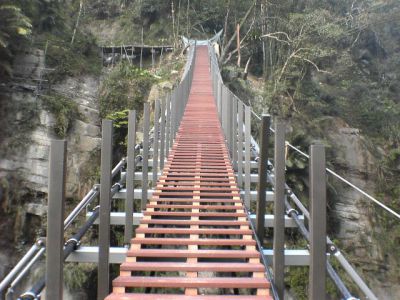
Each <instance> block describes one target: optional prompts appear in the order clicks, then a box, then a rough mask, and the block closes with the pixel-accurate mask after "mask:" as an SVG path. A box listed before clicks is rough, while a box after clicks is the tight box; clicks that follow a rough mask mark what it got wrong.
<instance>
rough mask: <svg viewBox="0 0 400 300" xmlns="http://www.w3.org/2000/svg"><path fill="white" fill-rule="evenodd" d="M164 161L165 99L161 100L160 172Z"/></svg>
mask: <svg viewBox="0 0 400 300" xmlns="http://www.w3.org/2000/svg"><path fill="white" fill-rule="evenodd" d="M164 159H165V97H164V98H162V99H161V127H160V170H162V169H164ZM156 181H157V180H156Z"/></svg>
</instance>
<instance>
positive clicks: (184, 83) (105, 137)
mask: <svg viewBox="0 0 400 300" xmlns="http://www.w3.org/2000/svg"><path fill="white" fill-rule="evenodd" d="M195 53H196V45H195V43H194V44H192V45H191V46H190V47H189V50H188V55H187V63H186V66H185V71H184V73H183V76H182V79H181V81H180V83H179V84H178V85H177V86H176V87H175V88H174V89H173V90H172V92H171V94H170V95H167V96H166V97H165V98H163V99H162V100H161V101H160V100H156V102H155V106H154V127H153V129H152V130H150V128H149V127H150V126H149V124H150V107H149V103H145V105H144V116H143V118H144V128H143V142H142V143H141V145H140V144H135V141H136V113H135V111H130V112H129V121H128V149H127V154H128V155H127V157H126V158H122V159H121V161H119V162H118V164H117V165H116V166H115V167H114V168H113V169H112V170H111V160H112V132H113V124H112V122H111V121H108V120H103V125H102V127H103V128H102V149H101V153H102V164H101V184H96V185H95V186H94V187H93V188H92V189H91V190H90V191H89V192H88V193H87V194H86V195H85V196H84V197H83V199H82V200H81V201H80V202H79V203H78V204H77V205H76V206H75V207H74V209H73V210H72V211H71V213H70V214H69V215H68V216H67V217H66V218H65V220H64V221H61V222H62V223H60V220H62V218H48V224H47V226H48V232H53V234H52V236H47V238H40V239H38V240H37V242H36V243H35V244H34V245H33V246H32V247H31V248H30V249H29V250H28V251H27V253H26V254H25V255H24V256H23V257H22V258H21V260H20V261H19V262H18V263H17V265H16V266H15V267H14V268H13V269H12V270H11V271H10V272H9V273H8V274H7V275H6V277H5V278H4V279H3V280H2V281H1V283H0V295H1V294H2V293H4V292H6V291H7V293H6V297H7V299H14V290H15V288H16V287H17V286H18V284H20V283H21V281H22V280H23V279H24V278H25V277H26V276H27V274H28V272H29V271H30V270H31V269H32V267H33V266H34V265H35V263H36V262H38V261H39V259H40V258H41V257H42V256H43V254H44V253H45V252H46V253H47V255H46V257H59V258H62V259H61V260H60V261H59V263H58V260H57V261H53V262H51V263H48V262H47V261H46V274H53V275H52V278H51V279H50V281H51V282H52V289H47V291H46V296H47V298H49V299H55V298H54V297H55V296H54V295H57V293H60V290H62V284H61V283H62V280H61V278H62V274H60V272H59V271H60V270H62V264H63V261H64V260H65V259H66V258H67V257H68V256H69V255H70V254H71V253H72V252H73V251H75V250H76V249H78V248H79V246H80V240H81V238H82V237H83V236H84V234H85V233H86V232H87V231H88V230H89V228H91V227H92V225H93V224H94V223H95V221H96V220H97V219H100V221H99V270H101V272H99V274H100V276H99V284H98V286H99V291H98V294H99V296H98V297H99V299H100V298H101V297H103V298H104V297H105V296H106V294H108V282H109V272H108V252H109V246H110V239H109V238H110V236H109V226H110V212H111V210H110V209H111V200H112V197H113V196H114V195H115V194H117V193H118V192H120V191H121V190H122V189H124V188H126V201H125V213H126V220H125V232H124V243H125V244H128V243H130V239H131V238H132V234H133V228H132V224H133V221H132V216H133V213H134V207H133V202H134V197H133V193H134V180H135V169H136V167H137V166H138V164H139V162H142V167H141V168H142V173H143V175H142V186H143V188H142V198H144V197H145V201H142V203H141V205H140V211H143V210H144V208H145V205H146V201H147V186H148V173H147V172H148V168H149V164H148V162H149V156H150V151H149V149H150V148H151V149H152V150H153V153H152V159H153V164H152V172H153V178H152V181H153V185H155V182H156V180H157V174H158V170H162V168H163V166H164V159H165V158H166V157H167V156H168V153H169V149H170V148H171V147H172V144H173V141H174V139H175V135H176V132H177V130H178V127H179V124H180V121H181V119H182V117H183V113H184V108H185V106H186V103H187V100H188V97H189V92H190V87H191V83H192V79H193V72H194V66H195ZM61 144H62V145H61ZM56 148H58V150H55V149H56ZM60 149H61V150H62V151H59V150H60ZM139 149H142V151H143V152H142V153H141V154H140V155H136V154H137V152H138V150H139ZM51 153H53V154H52V156H51V157H52V160H50V164H49V169H50V172H52V176H49V191H50V192H49V200H48V206H49V208H48V209H49V211H56V212H58V213H61V211H62V213H61V215H63V214H64V193H60V190H63V187H64V186H65V176H64V175H63V174H65V171H66V170H65V164H63V165H60V163H59V162H60V161H64V160H65V157H66V143H65V142H64V141H52V143H51ZM158 161H159V163H158ZM57 162H58V163H57ZM60 166H61V168H60ZM117 175H119V176H117ZM118 177H119V179H117V178H118ZM54 178H56V179H54ZM57 178H58V180H57ZM113 182H114V183H113ZM55 187H57V188H55ZM51 190H53V191H54V192H51ZM55 191H58V192H55ZM98 196H100V205H97V206H96V207H95V208H94V209H93V210H92V211H91V214H90V217H89V218H88V219H87V220H86V222H85V223H84V224H83V225H82V226H80V227H79V229H78V231H77V233H76V234H74V235H73V236H72V237H71V238H69V239H68V240H67V242H66V243H65V244H64V243H62V244H61V245H62V246H61V247H57V245H59V244H60V242H63V239H64V232H65V230H66V229H67V228H68V227H69V226H70V225H71V224H72V223H73V222H75V221H76V219H77V217H78V216H79V215H80V213H81V212H82V211H87V210H89V207H90V206H91V205H92V204H93V203H94V200H95V199H96V198H97V197H98ZM102 208H103V209H102ZM56 228H60V230H59V231H57V230H54V229H56ZM102 229H103V230H102ZM54 232H55V233H54ZM46 244H49V245H52V247H47V248H46ZM53 245H56V246H55V247H53ZM60 276H61V277H60ZM47 277H48V276H47ZM46 281H47V279H46V276H44V277H42V278H41V279H40V280H38V281H37V282H36V283H35V284H34V285H33V286H32V288H30V289H29V291H27V292H25V293H23V294H22V295H21V296H20V297H19V298H18V299H38V298H39V297H40V294H41V292H42V290H43V289H44V287H45V286H46ZM54 283H56V284H54ZM55 285H57V286H55ZM104 287H107V288H106V289H105V288H104ZM50 290H51V291H50ZM105 293H106V294H105ZM56 298H57V296H56Z"/></svg>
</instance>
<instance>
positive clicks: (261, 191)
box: [256, 115, 271, 243]
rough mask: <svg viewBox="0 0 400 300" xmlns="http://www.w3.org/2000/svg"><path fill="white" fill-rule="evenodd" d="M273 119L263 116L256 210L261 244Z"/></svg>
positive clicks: (263, 231)
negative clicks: (270, 129)
mask: <svg viewBox="0 0 400 300" xmlns="http://www.w3.org/2000/svg"><path fill="white" fill-rule="evenodd" d="M270 125H271V117H270V116H269V115H262V118H261V132H260V157H259V161H258V191H257V192H258V197H257V209H256V232H257V236H258V239H259V240H260V242H261V243H263V240H264V234H265V225H264V224H265V207H266V201H267V199H266V192H267V170H268V150H269V136H270V131H269V127H270Z"/></svg>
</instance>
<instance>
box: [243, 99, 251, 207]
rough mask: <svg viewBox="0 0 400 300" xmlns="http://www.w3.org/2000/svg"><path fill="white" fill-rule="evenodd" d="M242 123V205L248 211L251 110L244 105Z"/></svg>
mask: <svg viewBox="0 0 400 300" xmlns="http://www.w3.org/2000/svg"><path fill="white" fill-rule="evenodd" d="M244 122H245V155H244V156H245V162H244V190H245V195H244V203H245V205H246V207H247V209H250V197H251V196H250V188H251V182H250V176H251V175H250V171H251V165H250V164H251V162H250V159H251V155H250V154H251V153H250V150H251V108H250V106H247V105H245V112H244Z"/></svg>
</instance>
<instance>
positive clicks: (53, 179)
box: [46, 140, 67, 299]
mask: <svg viewBox="0 0 400 300" xmlns="http://www.w3.org/2000/svg"><path fill="white" fill-rule="evenodd" d="M66 154H67V142H66V141H56V140H52V141H51V146H50V166H49V184H48V191H49V196H48V197H49V198H48V212H47V247H46V285H47V286H48V287H51V288H47V289H46V299H62V298H63V261H64V251H63V242H64V209H65V177H66V164H67V160H66V157H67V155H66Z"/></svg>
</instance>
